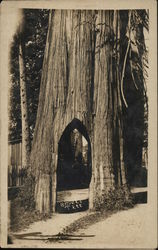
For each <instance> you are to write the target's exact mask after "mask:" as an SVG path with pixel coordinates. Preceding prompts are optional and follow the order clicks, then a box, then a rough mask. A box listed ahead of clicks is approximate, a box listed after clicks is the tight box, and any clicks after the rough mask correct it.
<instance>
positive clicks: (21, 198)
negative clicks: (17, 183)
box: [16, 175, 35, 210]
mask: <svg viewBox="0 0 158 250" xmlns="http://www.w3.org/2000/svg"><path fill="white" fill-rule="evenodd" d="M34 190H35V180H34V177H33V176H32V175H28V176H27V177H26V179H25V183H24V185H23V186H22V187H21V188H20V191H19V193H18V196H17V198H16V201H17V203H19V205H20V206H21V207H23V208H24V209H25V210H33V209H35V200H34Z"/></svg>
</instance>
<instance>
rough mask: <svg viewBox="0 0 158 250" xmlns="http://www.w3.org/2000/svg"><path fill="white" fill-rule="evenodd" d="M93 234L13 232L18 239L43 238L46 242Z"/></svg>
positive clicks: (69, 239) (70, 239)
mask: <svg viewBox="0 0 158 250" xmlns="http://www.w3.org/2000/svg"><path fill="white" fill-rule="evenodd" d="M94 236H95V235H85V234H63V233H59V234H56V235H43V234H41V233H40V232H34V233H26V234H14V236H13V237H14V238H16V239H19V240H43V241H46V242H53V241H55V242H57V241H58V242H60V241H63V240H68V241H72V240H82V239H83V238H85V237H94Z"/></svg>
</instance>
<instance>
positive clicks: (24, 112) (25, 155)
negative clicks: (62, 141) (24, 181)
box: [19, 43, 31, 168]
mask: <svg viewBox="0 0 158 250" xmlns="http://www.w3.org/2000/svg"><path fill="white" fill-rule="evenodd" d="M19 73H20V98H21V120H22V166H23V167H25V168H28V166H29V157H30V146H31V145H30V134H29V124H28V108H27V94H26V82H25V67H24V56H23V51H22V45H21V43H20V44H19Z"/></svg>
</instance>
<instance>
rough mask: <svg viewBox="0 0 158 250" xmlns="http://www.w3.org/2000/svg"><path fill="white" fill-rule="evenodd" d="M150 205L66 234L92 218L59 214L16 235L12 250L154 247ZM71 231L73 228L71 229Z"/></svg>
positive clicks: (138, 207)
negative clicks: (33, 249) (27, 249)
mask: <svg viewBox="0 0 158 250" xmlns="http://www.w3.org/2000/svg"><path fill="white" fill-rule="evenodd" d="M148 208H149V206H148V205H147V204H139V205H136V206H135V207H134V208H131V209H128V210H123V211H120V212H117V213H115V214H112V215H111V216H109V217H108V218H105V219H102V220H100V221H98V222H96V223H94V224H93V225H89V226H88V227H87V228H86V229H84V228H82V229H78V230H77V232H73V234H72V232H71V230H70V232H71V233H70V234H69V235H70V236H69V237H65V238H64V237H62V234H61V236H59V235H58V240H57V237H56V236H55V235H57V234H59V233H62V232H63V230H64V229H65V228H66V232H67V234H68V230H67V229H68V228H69V227H68V226H69V225H70V224H71V223H72V222H74V221H75V220H78V219H81V218H83V217H85V216H89V213H88V211H85V212H82V213H74V214H56V215H54V216H53V217H52V218H51V219H48V220H47V221H42V222H35V223H34V224H32V225H31V226H30V227H29V228H28V229H26V230H24V231H21V232H18V233H16V234H14V238H13V243H14V244H12V245H10V247H15V246H16V247H18V248H19V247H46V248H91V247H92V248H107V247H110V248H111V247H113V248H115V247H118V246H119V247H120V248H129V247H132V248H142V247H145V248H153V244H154V243H153V240H152V235H151V233H150V228H149V227H148V216H149V210H148ZM70 228H71V227H70Z"/></svg>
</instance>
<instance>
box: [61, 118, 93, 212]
mask: <svg viewBox="0 0 158 250" xmlns="http://www.w3.org/2000/svg"><path fill="white" fill-rule="evenodd" d="M91 169H92V167H91V145H90V139H89V136H88V133H87V130H86V128H85V126H84V125H83V123H81V122H80V121H79V120H78V119H76V118H75V119H73V121H72V122H71V123H69V124H68V126H67V127H66V128H65V130H64V132H63V134H62V136H61V138H60V140H59V145H58V165H57V204H56V211H58V212H77V211H81V210H86V209H88V193H89V190H88V189H89V184H90V180H91V174H92V173H91V172H92V171H91Z"/></svg>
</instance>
